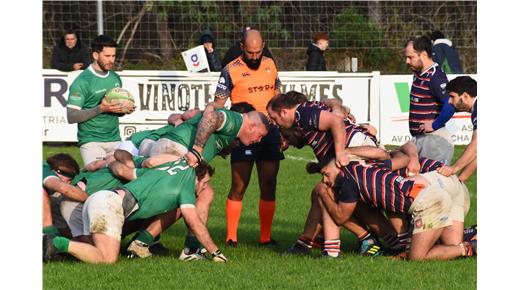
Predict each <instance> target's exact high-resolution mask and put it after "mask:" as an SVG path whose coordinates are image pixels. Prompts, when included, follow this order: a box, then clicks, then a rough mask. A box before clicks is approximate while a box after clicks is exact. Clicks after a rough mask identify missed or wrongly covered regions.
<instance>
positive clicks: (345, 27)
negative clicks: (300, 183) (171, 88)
mask: <svg viewBox="0 0 520 290" xmlns="http://www.w3.org/2000/svg"><path fill="white" fill-rule="evenodd" d="M96 5H97V2H96V1H44V2H43V58H44V68H48V67H50V65H49V63H50V62H49V58H50V53H51V50H52V47H53V45H54V43H55V41H56V39H58V38H59V37H60V36H61V35H62V33H63V32H64V31H65V30H67V29H76V30H79V31H80V33H81V38H82V39H83V41H85V42H86V43H87V44H89V43H90V41H91V40H92V39H93V38H94V37H95V36H96V35H97V14H96V9H97V8H96ZM103 16H104V19H103V25H104V32H105V34H108V35H111V36H112V37H114V38H115V39H117V40H118V42H119V44H120V49H119V51H118V61H119V63H118V64H119V65H122V66H123V67H124V68H125V69H170V70H171V69H184V64H183V62H182V60H181V56H180V51H182V50H186V49H188V48H190V47H193V46H195V45H196V44H198V39H199V35H200V31H201V30H202V29H203V28H204V27H209V28H210V29H211V30H212V31H213V33H214V34H215V36H216V39H217V46H218V48H219V49H220V53H221V55H222V56H223V55H224V53H225V51H226V50H227V48H228V47H229V46H231V45H232V44H233V43H234V42H235V41H236V40H238V39H239V37H240V31H241V30H242V29H243V27H244V26H246V25H250V26H253V27H256V28H258V29H259V30H260V31H261V32H262V33H263V36H264V39H265V40H266V42H267V44H268V46H269V48H270V49H271V50H272V52H273V55H274V56H275V59H276V61H277V63H278V66H279V68H280V70H302V69H304V66H305V62H306V59H307V55H306V49H307V46H308V44H309V42H310V40H311V37H312V34H313V33H315V32H318V31H327V32H329V33H330V37H331V39H330V49H329V50H328V51H327V52H326V53H325V58H326V60H327V64H328V68H329V70H338V71H345V67H346V64H347V59H349V58H350V57H357V58H358V59H359V61H360V63H359V70H360V71H371V70H379V71H381V72H383V73H403V72H408V69H407V68H406V66H405V65H404V62H403V56H402V54H401V50H402V48H403V44H404V40H406V39H407V38H409V37H410V36H413V35H419V34H427V33H430V32H431V31H432V30H434V29H438V30H440V31H442V32H443V33H444V34H445V35H446V36H447V37H448V38H450V39H451V40H452V41H453V43H454V44H455V45H456V47H457V49H458V51H459V54H460V56H461V61H462V65H463V68H464V71H465V72H466V73H476V71H477V51H476V46H477V2H476V1H363V2H362V1H175V2H172V1H103Z"/></svg>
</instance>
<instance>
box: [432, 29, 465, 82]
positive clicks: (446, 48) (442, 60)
mask: <svg viewBox="0 0 520 290" xmlns="http://www.w3.org/2000/svg"><path fill="white" fill-rule="evenodd" d="M431 40H432V43H433V48H432V58H433V61H434V62H436V63H438V64H439V65H440V66H441V68H442V70H443V71H444V72H446V73H447V74H452V73H453V74H463V73H464V72H463V71H462V66H461V65H460V58H459V54H458V53H457V50H456V49H455V47H454V46H453V43H452V42H451V40H449V39H447V38H446V37H445V36H444V34H442V32H440V31H438V30H435V31H434V32H432V36H431Z"/></svg>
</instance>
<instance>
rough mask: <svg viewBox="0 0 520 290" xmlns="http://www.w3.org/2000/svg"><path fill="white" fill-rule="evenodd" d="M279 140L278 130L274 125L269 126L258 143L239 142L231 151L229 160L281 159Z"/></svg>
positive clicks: (282, 157) (282, 156)
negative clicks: (247, 144)
mask: <svg viewBox="0 0 520 290" xmlns="http://www.w3.org/2000/svg"><path fill="white" fill-rule="evenodd" d="M280 142H281V139H280V130H278V127H276V126H271V129H270V130H269V132H267V135H266V136H265V137H264V138H262V140H261V141H260V143H256V144H252V145H249V146H246V145H244V144H242V142H240V145H239V146H238V147H236V148H235V149H233V151H232V152H231V162H232V163H233V162H239V161H258V160H272V161H275V160H283V159H284V158H285V157H284V155H283V153H282V150H281V149H280V145H281V144H280Z"/></svg>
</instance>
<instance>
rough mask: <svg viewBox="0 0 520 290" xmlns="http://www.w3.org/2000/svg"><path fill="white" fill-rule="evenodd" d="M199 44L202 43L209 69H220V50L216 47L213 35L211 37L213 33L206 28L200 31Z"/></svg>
mask: <svg viewBox="0 0 520 290" xmlns="http://www.w3.org/2000/svg"><path fill="white" fill-rule="evenodd" d="M200 44H202V45H204V50H205V51H206V58H207V59H208V64H209V70H210V71H220V70H221V69H222V64H221V62H220V52H219V50H218V49H217V47H216V43H215V37H213V33H211V31H210V30H209V29H208V28H206V29H204V30H203V31H202V33H201V35H200Z"/></svg>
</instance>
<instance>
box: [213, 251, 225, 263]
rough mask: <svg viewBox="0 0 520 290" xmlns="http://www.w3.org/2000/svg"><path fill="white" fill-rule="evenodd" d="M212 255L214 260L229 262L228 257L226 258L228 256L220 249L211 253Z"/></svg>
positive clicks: (216, 261)
mask: <svg viewBox="0 0 520 290" xmlns="http://www.w3.org/2000/svg"><path fill="white" fill-rule="evenodd" d="M211 256H212V257H213V259H212V260H213V262H215V263H227V262H228V258H226V256H224V254H222V252H221V251H220V250H218V249H217V250H216V251H215V252H214V253H213V254H211Z"/></svg>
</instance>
